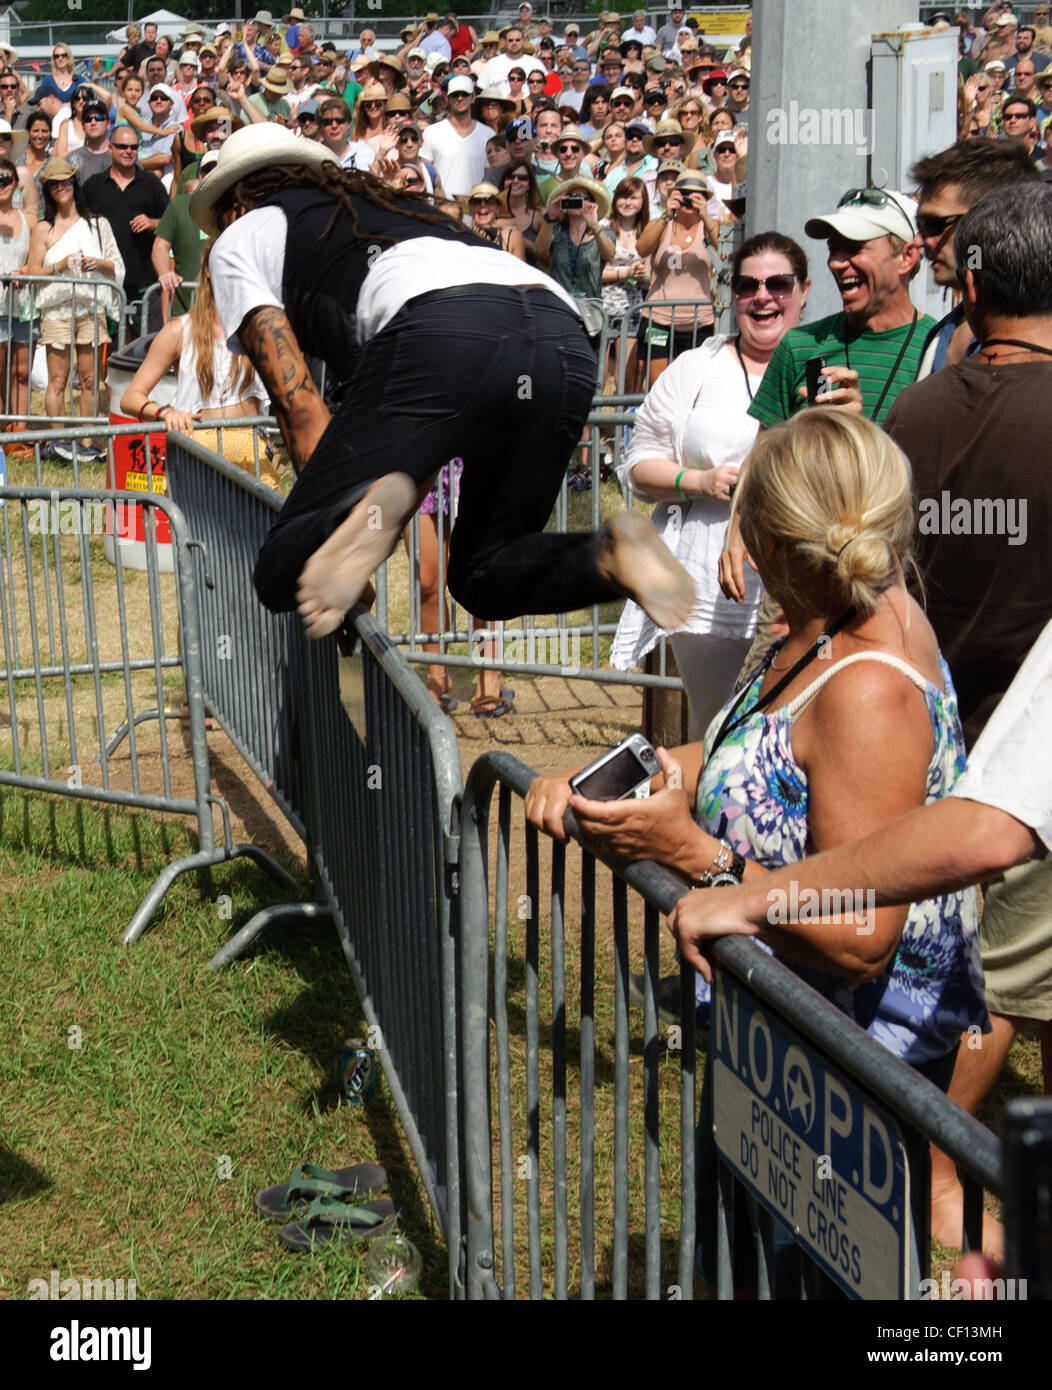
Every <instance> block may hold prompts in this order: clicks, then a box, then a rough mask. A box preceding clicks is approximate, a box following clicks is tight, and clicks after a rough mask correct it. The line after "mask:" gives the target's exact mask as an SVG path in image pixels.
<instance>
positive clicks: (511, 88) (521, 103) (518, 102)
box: [508, 68, 530, 116]
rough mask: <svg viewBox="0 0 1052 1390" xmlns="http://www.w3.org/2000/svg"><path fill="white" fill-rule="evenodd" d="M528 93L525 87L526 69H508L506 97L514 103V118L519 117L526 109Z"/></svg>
mask: <svg viewBox="0 0 1052 1390" xmlns="http://www.w3.org/2000/svg"><path fill="white" fill-rule="evenodd" d="M529 96H530V92H529V89H528V88H527V86H526V69H525V68H510V69H509V70H508V97H509V99H510V100H511V101H513V102H514V103H515V112H514V114H515V115H516V116H521V115H522V113H523V112H524V111H525V110H526V109H527V103H528V101H529Z"/></svg>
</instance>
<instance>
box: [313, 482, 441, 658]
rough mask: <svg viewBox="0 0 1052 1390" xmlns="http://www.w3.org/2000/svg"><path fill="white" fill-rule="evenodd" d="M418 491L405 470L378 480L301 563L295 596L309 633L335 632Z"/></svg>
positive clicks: (385, 552) (382, 557)
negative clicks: (301, 567)
mask: <svg viewBox="0 0 1052 1390" xmlns="http://www.w3.org/2000/svg"><path fill="white" fill-rule="evenodd" d="M416 492H417V489H416V484H415V483H414V482H413V480H412V479H411V478H409V477H407V476H406V474H404V473H389V474H387V476H386V477H383V478H380V479H379V480H378V481H377V482H375V483H373V485H372V487H371V488H370V489H369V491H368V492H367V493H366V494H365V496H364V497H362V498H361V500H360V501H359V502H358V503H357V504H356V505H355V507H354V508H353V510H352V511H351V513H350V515H349V516H347V517H345V518H344V520H343V521H342V522H341V523H340V525H339V526H338V527H337V528H336V530H335V531H334V532H333V533H332V535H331V536H330V537H329V539H328V540H327V541H326V542H325V544H324V545H321V546H319V547H318V549H317V550H316V551H315V552H314V554H313V555H312V556H311V557H310V559H309V560H308V561H307V563H306V564H305V565H304V566H303V572H302V574H301V575H300V580H299V588H298V590H297V595H296V597H297V606H298V607H299V611H300V616H301V617H302V619H303V622H304V624H305V626H306V628H307V635H308V636H309V637H314V638H318V637H325V636H326V635H327V634H328V633H330V632H335V631H336V629H337V628H338V627H339V626H340V624H341V623H342V622H343V619H344V614H345V613H346V612H347V610H348V609H349V608H352V607H353V606H354V604H355V603H357V602H358V600H359V598H361V596H362V594H363V593H364V592H365V590H366V586H367V584H368V580H369V576H370V575H371V574H372V573H373V571H374V570H375V569H376V568H377V567H378V566H379V565H382V564H383V562H384V561H385V560H386V559H387V557H388V556H389V555H390V553H391V551H392V550H394V548H395V546H396V545H397V544H398V538H399V536H400V535H401V533H402V524H403V522H404V521H405V518H406V517H407V516H408V515H409V514H410V513H411V512H412V510H413V508H414V507H415V506H416Z"/></svg>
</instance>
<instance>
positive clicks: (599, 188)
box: [546, 174, 612, 221]
mask: <svg viewBox="0 0 1052 1390" xmlns="http://www.w3.org/2000/svg"><path fill="white" fill-rule="evenodd" d="M574 188H579V189H580V190H581V191H582V192H583V193H587V194H588V196H589V198H591V200H592V201H593V202H594V203H596V204H597V205H598V208H599V220H600V221H603V220H604V218H607V217H609V216H610V208H611V206H612V205H611V202H610V194H609V192H608V191H607V189H605V188H604V187H603V185H602V184H601V183H599V182H598V181H597V180H596V179H590V178H589V177H588V176H587V175H586V174H580V175H578V176H576V177H575V178H572V179H566V180H565V181H564V182H563V183H559V184H556V186H555V187H554V188H553V189H552V191H551V192H550V193H549V194H548V202H547V205H546V206H548V207H551V204H552V199H553V198H557V197H558V196H559V195H560V194H561V193H569V192H570V191H571V189H574Z"/></svg>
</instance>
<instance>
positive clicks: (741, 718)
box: [709, 608, 857, 758]
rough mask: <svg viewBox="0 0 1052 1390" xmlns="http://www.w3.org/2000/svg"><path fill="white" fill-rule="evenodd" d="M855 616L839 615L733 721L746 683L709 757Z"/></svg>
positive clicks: (849, 612) (852, 611) (849, 611)
mask: <svg viewBox="0 0 1052 1390" xmlns="http://www.w3.org/2000/svg"><path fill="white" fill-rule="evenodd" d="M856 616H857V613H856V610H855V609H854V608H848V609H846V610H845V611H844V612H843V613H841V615H840V617H839V618H837V619H836V621H835V622H832V623H830V624H829V626H828V627H827V628H826V630H825V632H822V633H819V635H818V637H817V638H816V639H815V641H814V644H813V645H812V646H811V647H809V648H808V650H807V651H806V652H804V654H803V656H802V657H801V658H800V660H799V661H798V662H797V663H796V665H795V666H794V667H793V668H792V669H791V670H789V671H787V672H786V673H785V675H784V676H783V677H782V679H781V680H780V681H779V682H778V684H777V685H774V686H772V687H771V689H770V690H768V692H767V694H766V695H764V696H763V698H762V699H760V700H757V702H756V704H755V705H753V707H752V709H749V710H746V712H745V713H744V714H739V715H738V717H737V719H735V717H734V716H735V711H736V710H737V708H738V706H739V705H740V704H741V702H742V701H743V700H744V699H745V697H746V696H747V695H748V693H749V691H750V690H751V689H752V686H753V681H752V680H748V681H746V682H745V688H744V689H743V690H742V693H741V694H740V695H739V696H738V698H737V699H736V700H735V702H734V704H733V705H732V706H731V707H730V709H729V710H728V711H727V717H726V719H724V721H723V723H722V724H721V725H720V729H719V733H718V734H717V735H716V738H715V741H714V742H713V745H712V747H711V748H710V749H709V757H710V758H711V757H712V755H713V754H714V753H715V752H716V749H717V748H718V747H719V746H720V744H721V743H722V742H723V740H724V739H725V738H726V737H727V735H728V734H732V733H733V732H734V730H735V729H737V728H739V727H740V726H741V725H742V724H744V723H745V721H746V720H747V719H751V718H752V716H753V715H754V714H759V712H760V711H761V710H763V709H766V708H767V706H768V705H769V704H770V703H771V701H772V700H774V699H776V698H777V697H778V696H779V695H780V694H781V693H782V691H783V690H784V689H785V688H786V686H787V685H789V684H790V683H791V682H792V681H794V680H795V679H796V677H797V676H798V675H799V674H800V672H801V671H802V670H803V669H804V667H805V666H809V665H810V664H811V662H812V661H814V659H815V657H816V656H817V655H818V653H819V652H820V651H821V650H822V648H823V647H824V646H825V645H826V643H827V642H829V641H830V639H831V638H833V637H835V636H836V635H837V633H838V632H839V631H840V630H841V629H842V628H844V627H846V626H847V624H848V623H849V622H851V621H852V619H853V618H855V617H856ZM753 680H755V677H753Z"/></svg>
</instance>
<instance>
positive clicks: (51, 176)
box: [37, 156, 77, 183]
mask: <svg viewBox="0 0 1052 1390" xmlns="http://www.w3.org/2000/svg"><path fill="white" fill-rule="evenodd" d="M76 172H77V171H76V169H74V167H73V165H72V164H70V162H69V160H68V159H63V158H61V156H56V157H55V158H54V159H49V160H48V162H47V163H46V164H45V165H44V167H43V169H41V171H40V173H39V174H37V178H38V179H39V180H40V182H41V183H52V182H53V181H54V180H55V179H71V178H74V177H75V176H76Z"/></svg>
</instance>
